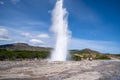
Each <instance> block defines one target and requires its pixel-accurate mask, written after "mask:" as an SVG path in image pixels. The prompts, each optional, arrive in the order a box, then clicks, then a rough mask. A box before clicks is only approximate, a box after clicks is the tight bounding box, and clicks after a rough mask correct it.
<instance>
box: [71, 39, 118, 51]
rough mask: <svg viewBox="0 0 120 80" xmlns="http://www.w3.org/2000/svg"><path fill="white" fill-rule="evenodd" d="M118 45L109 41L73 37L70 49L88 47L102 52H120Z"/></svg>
mask: <svg viewBox="0 0 120 80" xmlns="http://www.w3.org/2000/svg"><path fill="white" fill-rule="evenodd" d="M119 47H120V46H119V45H118V44H116V43H115V42H111V41H97V40H85V39H78V38H73V39H72V40H71V44H70V49H84V48H90V49H93V50H97V51H100V52H104V53H120V48H119Z"/></svg>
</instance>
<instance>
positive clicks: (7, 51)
mask: <svg viewBox="0 0 120 80" xmlns="http://www.w3.org/2000/svg"><path fill="white" fill-rule="evenodd" d="M51 50H52V48H46V47H35V46H30V45H28V44H26V43H13V44H5V45H0V60H16V59H34V58H39V59H46V58H49V57H50V54H51V53H50V51H51ZM89 58H92V59H94V60H101V59H102V60H109V59H120V55H119V54H103V53H100V52H98V51H95V50H91V49H87V48H86V49H83V50H70V58H69V59H70V60H75V61H79V60H88V59H89Z"/></svg>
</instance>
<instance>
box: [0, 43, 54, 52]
mask: <svg viewBox="0 0 120 80" xmlns="http://www.w3.org/2000/svg"><path fill="white" fill-rule="evenodd" d="M0 49H5V50H20V51H49V50H51V49H52V48H47V47H46V48H45V47H35V46H30V45H28V44H26V43H13V44H5V45H0Z"/></svg>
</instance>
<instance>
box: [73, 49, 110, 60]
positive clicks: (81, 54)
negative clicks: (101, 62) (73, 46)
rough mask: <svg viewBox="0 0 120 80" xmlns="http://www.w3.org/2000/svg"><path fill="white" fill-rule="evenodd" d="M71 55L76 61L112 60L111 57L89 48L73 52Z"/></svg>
mask: <svg viewBox="0 0 120 80" xmlns="http://www.w3.org/2000/svg"><path fill="white" fill-rule="evenodd" d="M71 55H72V57H73V58H74V59H75V60H81V59H88V58H93V59H111V55H107V54H103V53H100V52H98V51H95V50H91V49H88V48H86V49H83V50H71Z"/></svg>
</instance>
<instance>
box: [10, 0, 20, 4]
mask: <svg viewBox="0 0 120 80" xmlns="http://www.w3.org/2000/svg"><path fill="white" fill-rule="evenodd" d="M11 2H12V3H13V4H17V3H18V2H20V0H11Z"/></svg>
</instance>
